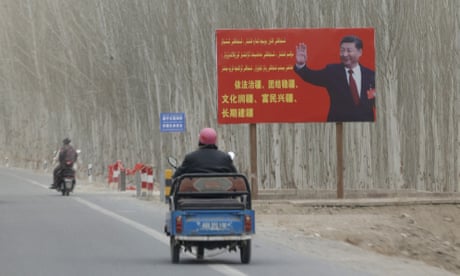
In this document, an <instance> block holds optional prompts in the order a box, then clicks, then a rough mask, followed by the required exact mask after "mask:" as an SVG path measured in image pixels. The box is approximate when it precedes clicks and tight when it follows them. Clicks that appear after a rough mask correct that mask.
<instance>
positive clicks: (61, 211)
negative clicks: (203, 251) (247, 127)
mask: <svg viewBox="0 0 460 276" xmlns="http://www.w3.org/2000/svg"><path fill="white" fill-rule="evenodd" d="M50 178H51V176H50V175H43V174H36V173H33V172H30V171H26V170H19V169H9V168H0V275H6V276H14V275H46V276H53V275H78V276H81V275H98V276H101V275H200V276H201V275H203V276H206V275H264V276H268V275H277V276H278V275H290V276H293V275H379V273H375V271H373V270H372V268H370V267H369V266H367V267H366V266H363V267H360V266H356V265H351V266H348V265H346V263H344V262H334V261H331V260H326V259H324V258H315V256H314V255H311V254H310V255H307V254H302V253H299V252H297V251H295V250H293V249H290V248H289V247H287V246H284V245H283V244H280V243H276V242H271V241H270V240H268V239H264V238H263V237H259V236H257V234H256V236H255V238H254V241H253V254H252V261H251V263H250V264H249V265H243V264H241V263H240V258H239V254H238V253H235V252H233V253H224V254H219V255H216V256H210V257H209V258H206V259H205V260H203V261H197V260H196V259H195V258H194V256H191V255H185V254H182V255H181V263H180V264H172V263H171V260H170V255H169V242H168V239H167V237H166V235H164V234H163V232H162V231H163V224H164V218H165V212H166V206H165V205H164V204H162V203H160V202H152V201H143V200H139V199H136V198H134V197H133V196H132V195H130V194H126V193H119V192H110V191H102V192H101V191H94V190H91V189H77V191H76V192H75V193H74V194H72V195H71V196H70V197H63V196H61V195H60V194H59V193H57V192H56V191H53V190H49V189H48V188H47V187H48V183H49V180H50ZM256 231H257V228H256ZM319 246H325V247H326V246H327V243H324V245H319ZM315 250H321V249H319V248H318V245H315ZM215 253H216V252H213V254H215ZM381 272H382V271H380V275H382V274H381Z"/></svg>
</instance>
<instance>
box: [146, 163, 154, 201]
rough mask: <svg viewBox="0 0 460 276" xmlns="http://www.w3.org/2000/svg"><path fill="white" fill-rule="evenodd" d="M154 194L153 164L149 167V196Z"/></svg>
mask: <svg viewBox="0 0 460 276" xmlns="http://www.w3.org/2000/svg"><path fill="white" fill-rule="evenodd" d="M152 195H153V168H152V167H151V166H148V167H147V197H151V196H152Z"/></svg>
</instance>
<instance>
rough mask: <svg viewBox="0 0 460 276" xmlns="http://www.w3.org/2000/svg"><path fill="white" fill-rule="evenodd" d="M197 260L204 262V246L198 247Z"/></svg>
mask: <svg viewBox="0 0 460 276" xmlns="http://www.w3.org/2000/svg"><path fill="white" fill-rule="evenodd" d="M196 258H197V259H198V260H203V259H204V247H203V246H198V247H197V250H196Z"/></svg>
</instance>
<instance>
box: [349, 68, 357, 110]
mask: <svg viewBox="0 0 460 276" xmlns="http://www.w3.org/2000/svg"><path fill="white" fill-rule="evenodd" d="M348 73H349V74H350V92H351V96H352V97H353V102H354V103H355V105H359V96H358V88H357V87H356V82H355V79H354V78H353V70H351V69H350V70H348Z"/></svg>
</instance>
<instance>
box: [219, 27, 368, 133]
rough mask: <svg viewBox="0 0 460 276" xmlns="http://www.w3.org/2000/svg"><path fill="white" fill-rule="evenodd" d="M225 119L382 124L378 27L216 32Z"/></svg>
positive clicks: (221, 112)
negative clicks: (377, 107)
mask: <svg viewBox="0 0 460 276" xmlns="http://www.w3.org/2000/svg"><path fill="white" fill-rule="evenodd" d="M216 52H217V96H218V122H219V123H221V124H239V123H283V122H291V123H296V122H352V121H353V122H374V121H375V73H374V72H375V46H374V29H373V28H334V29H333V28H327V29H221V30H217V31H216Z"/></svg>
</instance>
